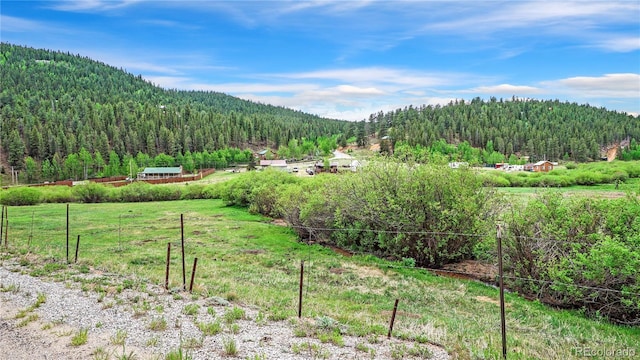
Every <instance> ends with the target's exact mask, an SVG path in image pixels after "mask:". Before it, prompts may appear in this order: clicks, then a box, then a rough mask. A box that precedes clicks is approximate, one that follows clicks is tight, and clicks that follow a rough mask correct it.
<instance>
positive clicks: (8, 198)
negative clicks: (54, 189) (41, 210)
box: [0, 187, 42, 206]
mask: <svg viewBox="0 0 640 360" xmlns="http://www.w3.org/2000/svg"><path fill="white" fill-rule="evenodd" d="M41 199H42V194H41V193H40V191H39V190H37V189H35V188H31V187H16V188H10V189H8V190H5V191H2V192H0V203H1V204H2V205H8V206H25V205H36V204H39V203H40V201H41Z"/></svg>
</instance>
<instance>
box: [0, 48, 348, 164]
mask: <svg viewBox="0 0 640 360" xmlns="http://www.w3.org/2000/svg"><path fill="white" fill-rule="evenodd" d="M0 66H1V69H2V78H1V83H0V116H1V117H2V125H1V129H0V136H1V139H0V140H1V141H2V147H3V149H2V150H3V157H4V158H5V160H6V161H8V162H9V163H10V165H12V166H16V167H17V168H22V167H23V166H24V159H25V157H26V156H30V157H32V158H33V159H35V160H36V161H38V162H40V161H42V160H47V159H48V160H53V159H54V157H55V158H56V159H59V160H60V161H63V160H64V159H65V158H66V157H67V156H68V155H70V154H77V153H80V151H81V149H83V148H84V149H85V150H87V151H88V152H89V153H90V154H95V153H96V152H98V153H100V154H101V157H102V158H104V159H108V157H109V153H110V152H111V151H112V150H113V151H115V153H116V154H117V155H118V156H119V157H120V158H123V157H124V156H125V155H126V154H131V155H133V156H135V155H136V154H138V153H139V152H140V153H144V154H146V155H149V156H150V157H154V156H156V155H157V154H161V153H162V154H167V155H170V156H178V155H179V154H185V153H187V152H202V151H204V150H207V151H214V150H220V149H225V148H229V147H236V148H240V149H244V148H248V147H250V146H254V147H258V146H270V147H275V148H277V147H278V146H279V145H280V144H281V143H287V142H288V141H289V140H290V139H301V138H307V139H315V138H317V137H320V136H331V135H334V134H340V133H343V132H344V131H345V128H346V127H349V126H351V123H348V122H345V121H337V120H330V119H324V118H320V117H318V116H314V115H309V114H305V113H302V112H299V111H294V110H290V109H285V108H282V107H276V106H270V105H263V104H257V103H254V102H250V101H245V100H241V99H238V98H235V97H232V96H229V95H225V94H222V93H214V92H201V91H177V90H164V89H161V88H159V87H157V86H154V85H153V84H151V83H149V82H147V81H145V80H144V79H142V77H140V76H137V77H136V76H134V75H131V74H128V73H126V72H125V71H123V70H121V69H116V68H114V67H111V66H108V65H105V64H103V63H100V62H97V61H93V60H91V59H88V58H86V57H81V56H79V55H71V54H67V53H62V52H55V51H48V50H37V49H32V48H27V47H22V46H15V45H11V44H7V43H2V44H1V51H0Z"/></svg>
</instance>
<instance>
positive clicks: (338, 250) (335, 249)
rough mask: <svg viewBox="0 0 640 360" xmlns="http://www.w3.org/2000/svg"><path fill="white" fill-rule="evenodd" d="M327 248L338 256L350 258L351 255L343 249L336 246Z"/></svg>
mask: <svg viewBox="0 0 640 360" xmlns="http://www.w3.org/2000/svg"><path fill="white" fill-rule="evenodd" d="M327 247H328V248H330V249H331V250H333V252H334V253H336V254H340V255H342V256H346V257H352V256H353V253H351V252H349V251H347V250H345V249H341V248H339V247H337V246H331V245H327Z"/></svg>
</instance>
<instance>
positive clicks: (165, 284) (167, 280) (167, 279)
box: [164, 243, 171, 290]
mask: <svg viewBox="0 0 640 360" xmlns="http://www.w3.org/2000/svg"><path fill="white" fill-rule="evenodd" d="M170 261H171V243H167V270H166V272H165V274H166V275H165V278H164V288H165V289H167V290H169V263H170Z"/></svg>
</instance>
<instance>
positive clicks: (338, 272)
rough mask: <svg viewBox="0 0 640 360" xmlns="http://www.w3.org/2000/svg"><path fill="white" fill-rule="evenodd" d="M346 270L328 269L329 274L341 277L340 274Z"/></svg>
mask: <svg viewBox="0 0 640 360" xmlns="http://www.w3.org/2000/svg"><path fill="white" fill-rule="evenodd" d="M346 271H347V270H346V269H343V268H331V269H329V272H330V273H332V274H337V275H341V274H342V273H344V272H346Z"/></svg>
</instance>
